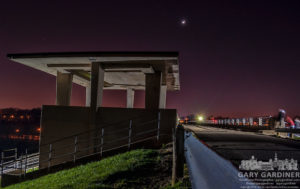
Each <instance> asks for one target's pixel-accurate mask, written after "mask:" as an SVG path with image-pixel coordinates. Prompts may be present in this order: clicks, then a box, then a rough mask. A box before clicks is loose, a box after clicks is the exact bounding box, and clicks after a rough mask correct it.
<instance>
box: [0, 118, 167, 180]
mask: <svg viewBox="0 0 300 189" xmlns="http://www.w3.org/2000/svg"><path fill="white" fill-rule="evenodd" d="M135 120H136V119H130V120H127V124H128V126H127V127H125V128H124V127H123V128H120V129H116V130H113V131H110V130H111V129H110V126H113V125H119V124H124V121H122V123H121V122H118V123H114V124H106V125H105V127H102V128H99V129H92V130H89V131H86V132H81V133H77V134H74V135H70V136H67V137H64V138H62V139H59V140H55V141H52V142H51V143H47V144H44V145H41V146H40V148H48V150H47V151H46V152H43V153H40V152H38V153H32V154H29V153H28V149H26V150H25V154H23V153H22V154H21V155H20V157H17V149H16V148H14V149H9V150H6V151H3V152H2V154H1V156H2V158H1V175H2V174H5V173H8V172H15V173H17V174H24V175H26V173H27V172H28V171H30V170H33V169H36V168H38V167H39V165H40V164H42V163H44V164H47V167H48V169H51V166H53V165H55V164H56V165H58V164H59V163H56V162H55V160H58V162H59V161H60V160H66V162H73V163H76V161H78V160H79V159H81V158H84V157H87V156H92V155H100V157H102V155H103V153H104V152H108V151H111V150H115V149H119V148H122V147H123V148H127V149H128V150H130V149H131V146H132V145H133V144H136V143H140V142H143V141H148V140H156V141H159V139H160V137H161V136H162V135H165V134H161V132H160V130H161V129H160V112H159V113H158V117H157V118H156V119H153V120H148V121H146V122H143V123H140V124H137V125H135V124H134V121H135ZM146 124H151V125H154V127H152V128H149V129H147V130H143V131H137V132H135V130H138V128H139V127H140V126H142V125H146ZM116 134H118V136H120V135H121V136H122V137H118V138H115V136H116ZM86 135H91V136H93V137H89V138H87V137H84V136H86ZM65 141H73V142H72V144H70V143H68V142H66V143H67V144H65V145H63V146H59V147H55V148H54V145H55V144H56V143H60V142H61V143H64V142H65ZM61 150H62V151H63V152H61ZM58 151H60V153H56V152H58ZM7 152H12V153H13V155H9V156H5V155H6V153H7ZM87 152H88V153H87ZM44 156H45V157H46V158H44V159H41V158H40V157H44ZM9 158H10V159H9ZM6 160H8V161H6Z"/></svg>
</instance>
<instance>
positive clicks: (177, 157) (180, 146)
mask: <svg viewBox="0 0 300 189" xmlns="http://www.w3.org/2000/svg"><path fill="white" fill-rule="evenodd" d="M173 145H174V146H175V150H174V146H173V170H172V171H173V173H172V185H174V184H175V182H176V179H178V178H182V177H183V167H184V128H183V126H182V125H178V126H177V127H176V130H175V140H174V143H173ZM174 152H175V153H174Z"/></svg>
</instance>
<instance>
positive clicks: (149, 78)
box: [145, 72, 161, 109]
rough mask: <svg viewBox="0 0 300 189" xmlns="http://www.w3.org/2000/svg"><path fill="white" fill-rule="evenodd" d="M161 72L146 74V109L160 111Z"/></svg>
mask: <svg viewBox="0 0 300 189" xmlns="http://www.w3.org/2000/svg"><path fill="white" fill-rule="evenodd" d="M160 88H161V72H156V73H154V74H146V93H145V108H146V109H158V108H159V104H160Z"/></svg>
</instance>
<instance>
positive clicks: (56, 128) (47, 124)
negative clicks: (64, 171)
mask: <svg viewBox="0 0 300 189" xmlns="http://www.w3.org/2000/svg"><path fill="white" fill-rule="evenodd" d="M89 125H90V108H88V107H74V106H73V107H71V106H43V107H42V117H41V136H40V154H41V155H40V167H45V166H48V162H47V160H48V155H49V144H52V149H53V153H52V157H53V158H55V157H57V156H59V155H62V154H65V153H72V152H73V151H74V139H75V138H74V137H69V138H67V139H65V140H63V141H59V142H55V141H57V140H60V139H62V138H64V137H67V136H72V135H74V134H78V133H82V132H87V131H88V130H89V129H90V128H89ZM85 138H87V137H85V136H81V137H80V138H79V139H78V140H83V139H85ZM67 145H69V148H67V147H68V146H67ZM88 145H89V144H88V143H86V144H85V145H83V143H81V145H80V146H79V149H80V147H81V148H85V147H86V146H88ZM72 146H73V147H72ZM81 154H84V153H81ZM79 155H80V154H79ZM64 158H65V160H66V161H68V160H70V159H71V158H72V156H71V155H69V156H65V157H64ZM45 161H46V162H45ZM58 162H61V161H58ZM51 164H52V165H54V164H57V160H56V159H53V160H52V161H51Z"/></svg>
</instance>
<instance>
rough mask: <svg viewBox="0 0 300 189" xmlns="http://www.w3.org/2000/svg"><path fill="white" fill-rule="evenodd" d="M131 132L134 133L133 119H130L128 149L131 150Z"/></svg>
mask: <svg viewBox="0 0 300 189" xmlns="http://www.w3.org/2000/svg"><path fill="white" fill-rule="evenodd" d="M131 134H132V120H130V121H129V133H128V150H130V144H131Z"/></svg>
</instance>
